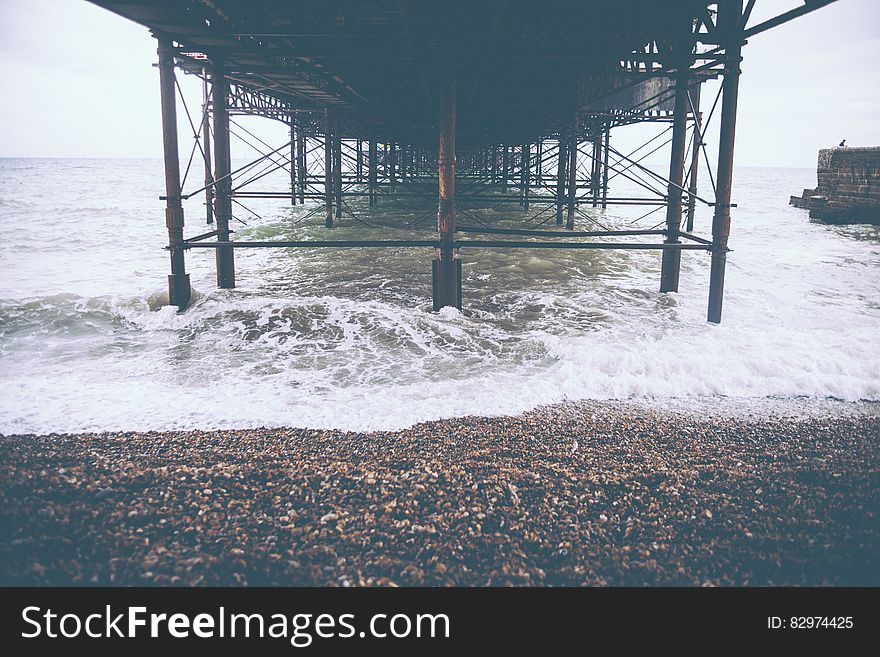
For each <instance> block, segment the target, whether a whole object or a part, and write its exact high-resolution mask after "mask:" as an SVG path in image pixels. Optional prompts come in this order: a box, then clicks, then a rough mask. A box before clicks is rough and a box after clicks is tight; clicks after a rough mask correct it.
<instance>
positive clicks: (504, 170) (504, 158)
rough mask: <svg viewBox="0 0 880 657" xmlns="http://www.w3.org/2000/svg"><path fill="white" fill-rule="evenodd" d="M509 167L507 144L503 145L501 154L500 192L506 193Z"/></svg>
mask: <svg viewBox="0 0 880 657" xmlns="http://www.w3.org/2000/svg"><path fill="white" fill-rule="evenodd" d="M509 167H510V149H509V148H508V146H507V144H505V145H504V151H503V152H502V153H501V191H502V192H504V193H506V192H507V177H508V168H509Z"/></svg>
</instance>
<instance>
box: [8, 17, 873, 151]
mask: <svg viewBox="0 0 880 657" xmlns="http://www.w3.org/2000/svg"><path fill="white" fill-rule="evenodd" d="M799 4H801V2H800V1H799V0H758V1H757V5H756V9H755V19H757V20H760V19H761V18H762V17H766V16H769V15H775V14H776V13H779V12H780V11H783V10H785V9H788V8H790V7H793V6H797V5H799ZM752 23H754V21H752ZM878 52H880V1H878V0H838V2H836V3H834V4H832V5H831V6H829V7H825V8H823V9H820V10H818V11H816V12H814V13H812V14H809V15H807V16H804V17H801V18H799V19H797V20H795V21H793V22H791V23H789V24H787V25H784V26H782V27H779V28H776V29H774V30H772V31H770V32H768V33H765V34H762V35H758V36H755V37H753V38H752V40H751V41H750V42H749V43H748V45H747V46H746V47H745V50H744V62H743V76H742V81H741V85H740V99H739V115H738V124H737V146H736V155H737V158H736V159H737V164H739V165H766V166H807V167H812V166H815V162H816V152H817V150H818V149H819V148H821V147H826V146H832V145H836V144H837V143H838V142H839V141H840V140H841V139H843V138H846V140H847V143H848V144H849V145H851V146H880V121H878V108H880V84H878V83H880V74H878V70H877V53H878ZM155 61H156V43H155V40H154V39H153V38H152V37H151V36H150V34H149V32H148V31H147V29H146V28H144V27H141V26H139V25H136V24H134V23H131V22H128V21H126V20H125V19H123V18H119V17H117V16H115V15H113V14H111V13H109V12H107V11H105V10H103V9H101V8H99V7H96V6H94V5H92V4H90V3H88V2H86V1H85V0H27V1H26V2H22V1H20V0H0V88H2V89H3V90H4V102H3V103H0V156H2V157H30V156H33V157H93V156H94V157H104V156H109V157H158V156H160V155H161V128H160V120H159V100H158V99H159V93H158V73H157V72H156V69H155V68H153V67H152V66H151V65H152V63H153V62H155ZM184 85H185V88H186V91H187V94H188V95H191V97H192V98H193V102H194V103H198V102H199V100H198V98H200V92H199V88H198V86H197V85H196V84H195V81H194V80H188V81H184ZM707 97H709V100H711V97H714V93H712V94H710V93H706V94H705V95H704V98H707ZM704 103H706V104H708V103H709V101H704ZM180 120H181V121H184V120H185V119H184V118H183V117H180ZM257 121H258V123H262V124H263V127H261V128H257V129H258V130H259V131H260V134H261V136H263V137H264V138H265V139H266V140H267V141H270V143H273V144H278V145H280V144H281V143H283V141H279V140H285V135H286V129H285V128H283V126H281V125H280V124H274V125H273V123H272V122H269V121H259V120H257ZM715 123H716V125H717V119H716V120H715ZM251 125H253V124H249V127H250V126H251ZM621 132H623V131H621ZM189 133H190V131H189V129H188V128H187V129H186V130H183V129H181V141H183V140H184V139H186V138H188V137H189ZM612 138H613V139H618V140H622V141H618V142H617V143H618V145H619V146H625V145H626V142H627V140H630V139H633V137H632V136H629V135H627V134H622V135H620V136H615V134H614V133H612ZM707 140H708V141H711V142H713V143H714V141H716V139H713V137H712V135H711V134H710V135H709V136H708V139H707ZM633 143H635V142H633ZM182 150H186V151H187V152H188V150H189V149H188V147H185V146H182ZM234 154H236V155H238V153H234ZM241 155H242V156H244V155H248V154H247V153H244V152H242V153H241ZM710 156H711V154H710Z"/></svg>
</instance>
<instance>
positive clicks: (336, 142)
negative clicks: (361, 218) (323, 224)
mask: <svg viewBox="0 0 880 657" xmlns="http://www.w3.org/2000/svg"><path fill="white" fill-rule="evenodd" d="M333 192H334V194H335V196H336V218H337V219H342V135H341V133H340V131H339V121H338V120H334V121H333Z"/></svg>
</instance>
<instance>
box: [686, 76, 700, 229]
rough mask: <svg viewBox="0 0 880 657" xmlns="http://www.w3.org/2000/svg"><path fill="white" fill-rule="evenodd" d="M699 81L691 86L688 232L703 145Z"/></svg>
mask: <svg viewBox="0 0 880 657" xmlns="http://www.w3.org/2000/svg"><path fill="white" fill-rule="evenodd" d="M701 87H702V84H700V83H697V84H695V85H694V86H693V87H691V89H690V91H689V93H690V99H691V102H690V109H691V112H692V113H693V117H694V134H693V137H692V138H691V170H690V173H689V174H688V176H689V182H688V208H687V232H689V233H690V232H691V231H693V229H694V213H695V211H696V208H697V173H698V172H699V170H700V147H701V146H702V145H703V128H702V126H703V113H702V112H701V111H700V88H701Z"/></svg>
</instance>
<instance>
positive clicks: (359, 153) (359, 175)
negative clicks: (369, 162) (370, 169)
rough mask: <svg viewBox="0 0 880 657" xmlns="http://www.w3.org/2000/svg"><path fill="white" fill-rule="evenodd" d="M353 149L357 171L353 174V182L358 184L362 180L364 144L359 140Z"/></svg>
mask: <svg viewBox="0 0 880 657" xmlns="http://www.w3.org/2000/svg"><path fill="white" fill-rule="evenodd" d="M355 148H356V149H357V160H356V163H355V166H356V167H357V171H356V172H355V181H357V182H358V183H361V182H363V180H364V153H363V148H364V143H363V141H361V140H360V139H358V140H357V144H355Z"/></svg>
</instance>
